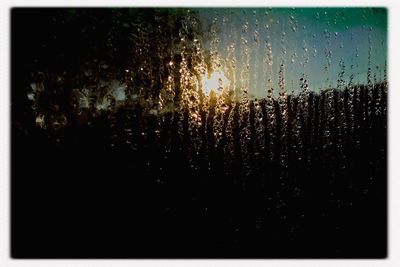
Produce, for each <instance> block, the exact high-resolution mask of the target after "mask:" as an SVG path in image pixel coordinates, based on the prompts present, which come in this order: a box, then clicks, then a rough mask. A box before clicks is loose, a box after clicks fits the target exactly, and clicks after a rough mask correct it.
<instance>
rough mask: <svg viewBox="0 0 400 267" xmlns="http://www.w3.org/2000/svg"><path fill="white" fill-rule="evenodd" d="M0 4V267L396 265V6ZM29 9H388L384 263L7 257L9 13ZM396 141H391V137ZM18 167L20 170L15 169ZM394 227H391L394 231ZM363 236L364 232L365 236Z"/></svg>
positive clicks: (399, 207) (399, 91)
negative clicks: (329, 7) (387, 110)
mask: <svg viewBox="0 0 400 267" xmlns="http://www.w3.org/2000/svg"><path fill="white" fill-rule="evenodd" d="M36 2H37V1H29V0H16V1H11V0H5V1H2V2H1V3H2V4H1V13H0V26H1V31H0V33H1V36H0V44H1V46H0V49H1V51H0V53H1V54H0V55H1V72H0V77H1V84H2V87H1V90H0V93H1V96H0V123H1V124H0V125H1V132H0V134H1V135H0V150H1V154H0V173H1V180H0V181H1V184H0V266H5V267H7V266H33V267H35V266H71V265H73V266H109V265H112V266H114V265H115V266H163V267H168V266H204V265H206V266H229V267H235V266H265V265H268V266H278V267H279V266H311V267H312V266H321V265H322V266H366V267H368V266H374V267H375V266H400V240H399V237H400V236H399V233H400V231H399V228H398V226H400V177H399V176H400V169H399V166H400V162H398V158H397V156H398V152H399V148H400V126H399V123H400V119H399V117H397V116H399V114H400V113H399V111H400V84H399V77H400V75H399V74H397V75H396V72H397V71H400V66H399V62H400V58H399V57H398V56H399V52H398V50H397V49H399V47H400V43H399V34H398V33H400V32H399V31H398V27H399V25H400V21H399V18H400V15H399V14H400V8H399V7H400V5H399V4H398V3H400V1H396V0H381V1H365V0H364V1H362V0H352V1H349V0H345V1H343V0H335V1H332V0H330V1H323V0H318V1H313V2H312V3H310V1H304V0H299V1H297V0H296V1H294V0H284V1H279V0H268V1H267V0H265V1H261V0H235V1H232V0H219V1H218V2H216V1H215V0H214V1H213V0H190V1H184V0H168V1H164V2H161V1H157V0H137V1H129V0H111V1H109V0H96V1H84V0H69V1H51V0H42V1H40V2H39V3H36ZM19 6H20V7H29V6H43V7H45V6H54V7H56V6H88V7H89V6H93V7H95V6H96V7H100V6H104V7H118V6H121V7H128V6H147V7H149V6H170V7H171V6H172V7H173V6H175V7H187V6H192V7H201V6H204V7H223V6H225V7H239V6H241V7H262V6H278V7H280V6H289V7H292V6H294V7H295V6H312V7H314V6H321V7H328V6H357V7H365V6H379V7H387V8H388V22H389V25H388V34H389V37H388V39H389V46H388V70H389V72H388V74H389V96H388V100H389V125H388V129H389V130H388V134H389V136H388V137H389V138H388V141H389V143H388V156H389V159H388V163H389V179H388V184H389V187H388V193H389V217H388V219H389V228H388V229H389V250H388V251H389V253H388V258H387V259H384V260H14V259H11V258H10V231H9V230H10V125H11V122H10V89H11V87H10V63H11V62H10V60H11V53H10V21H11V18H10V9H11V8H12V7H19ZM396 137H397V138H396ZM21 167H23V166H21ZM396 226H397V227H396ZM366 235H368V233H366Z"/></svg>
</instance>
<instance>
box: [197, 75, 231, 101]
mask: <svg viewBox="0 0 400 267" xmlns="http://www.w3.org/2000/svg"><path fill="white" fill-rule="evenodd" d="M201 80H202V90H203V92H204V93H205V94H207V95H209V94H210V92H211V91H214V92H215V93H216V94H219V93H220V92H221V91H222V90H223V89H225V88H226V87H229V84H230V82H229V80H228V78H226V76H225V74H224V73H223V72H222V71H216V72H213V73H211V75H207V73H206V74H204V75H203V76H202V79H201Z"/></svg>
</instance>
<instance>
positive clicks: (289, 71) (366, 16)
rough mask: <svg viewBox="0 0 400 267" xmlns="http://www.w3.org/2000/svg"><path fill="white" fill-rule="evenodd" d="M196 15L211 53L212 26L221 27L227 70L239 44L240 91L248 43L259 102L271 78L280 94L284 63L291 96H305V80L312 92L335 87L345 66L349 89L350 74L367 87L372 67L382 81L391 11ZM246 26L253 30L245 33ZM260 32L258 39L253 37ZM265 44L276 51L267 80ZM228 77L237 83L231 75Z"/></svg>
mask: <svg viewBox="0 0 400 267" xmlns="http://www.w3.org/2000/svg"><path fill="white" fill-rule="evenodd" d="M192 10H193V11H195V12H196V13H198V15H199V17H200V20H201V22H202V25H203V31H204V33H205V36H208V37H209V38H204V39H203V41H202V42H203V43H202V44H203V47H204V48H205V49H206V50H208V49H210V45H211V41H212V40H213V38H212V37H210V25H211V24H212V22H213V21H216V22H215V26H216V29H217V38H218V39H219V42H218V45H217V49H218V53H219V55H220V58H221V59H223V60H222V62H223V63H222V64H223V65H224V66H228V64H227V63H224V62H227V58H228V47H229V46H230V45H231V44H235V48H236V54H235V55H236V61H237V68H236V77H237V85H238V86H239V87H240V77H241V72H242V66H243V64H244V60H242V59H243V56H241V55H243V54H242V52H243V49H244V47H243V46H242V43H243V42H242V40H243V38H244V39H246V40H247V41H248V48H249V57H250V59H249V66H250V70H249V77H250V78H249V94H250V95H254V96H255V97H263V96H265V94H266V77H269V78H272V80H273V84H275V86H274V89H275V94H276V93H277V91H278V90H277V88H278V71H279V67H280V64H281V63H282V62H283V63H284V65H285V80H286V89H287V91H288V92H289V93H290V92H292V91H293V92H294V93H295V94H296V93H299V92H300V90H301V89H300V85H299V80H300V78H301V77H305V78H306V79H307V81H308V85H309V88H310V90H313V91H316V92H318V91H319V90H321V89H325V88H329V87H331V86H333V87H336V85H337V80H338V75H339V73H340V70H341V67H340V61H342V62H343V64H342V66H344V76H343V78H344V80H345V82H346V84H347V83H348V82H349V80H350V75H351V74H353V75H354V79H353V81H354V83H364V84H365V83H367V72H368V71H367V70H368V62H370V66H371V70H372V74H375V75H376V79H377V80H378V81H379V80H380V79H383V76H384V68H385V62H386V59H387V10H386V9H384V8H202V9H192ZM246 22H247V23H248V29H247V32H245V33H243V31H242V29H243V25H245V23H246ZM255 32H257V34H256V36H258V38H257V37H256V38H255V37H254V36H255ZM214 39H215V38H214ZM256 40H257V41H256ZM266 40H269V41H268V42H269V43H270V45H271V48H272V65H271V70H272V74H269V75H268V74H266V69H267V68H266V58H267V53H266ZM369 52H370V60H369ZM328 62H329V63H328ZM227 72H229V71H227ZM226 75H227V77H228V79H232V77H230V76H229V73H226ZM372 77H373V75H372ZM372 79H373V78H372ZM292 84H293V86H292Z"/></svg>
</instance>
